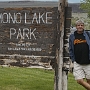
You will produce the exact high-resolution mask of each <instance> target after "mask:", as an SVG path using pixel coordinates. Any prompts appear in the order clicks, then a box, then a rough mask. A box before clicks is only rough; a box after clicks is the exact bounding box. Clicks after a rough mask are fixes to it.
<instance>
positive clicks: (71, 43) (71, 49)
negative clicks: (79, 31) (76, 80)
mask: <svg viewBox="0 0 90 90" xmlns="http://www.w3.org/2000/svg"><path fill="white" fill-rule="evenodd" d="M83 35H84V36H85V39H86V41H87V44H88V46H89V60H90V39H89V36H88V35H87V33H86V31H84V33H83ZM74 39H75V36H74V33H72V34H71V35H70V37H69V55H70V59H71V60H72V61H75V55H74Z"/></svg>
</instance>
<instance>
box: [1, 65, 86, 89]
mask: <svg viewBox="0 0 90 90" xmlns="http://www.w3.org/2000/svg"><path fill="white" fill-rule="evenodd" d="M0 90H54V71H48V70H44V69H30V68H19V67H3V68H2V67H0ZM68 90H85V89H84V88H83V87H81V86H80V85H78V84H77V83H76V82H75V80H74V78H73V76H72V74H69V77H68Z"/></svg>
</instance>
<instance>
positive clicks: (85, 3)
mask: <svg viewBox="0 0 90 90" xmlns="http://www.w3.org/2000/svg"><path fill="white" fill-rule="evenodd" d="M80 7H81V9H83V10H85V11H86V12H87V13H88V17H89V18H90V0H82V1H81V4H80Z"/></svg>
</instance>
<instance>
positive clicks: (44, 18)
mask: <svg viewBox="0 0 90 90" xmlns="http://www.w3.org/2000/svg"><path fill="white" fill-rule="evenodd" d="M57 21H58V19H57V8H50V7H49V8H44V7H43V8H41V7H38V8H0V54H10V55H12V54H20V55H36V56H55V41H56V31H57Z"/></svg>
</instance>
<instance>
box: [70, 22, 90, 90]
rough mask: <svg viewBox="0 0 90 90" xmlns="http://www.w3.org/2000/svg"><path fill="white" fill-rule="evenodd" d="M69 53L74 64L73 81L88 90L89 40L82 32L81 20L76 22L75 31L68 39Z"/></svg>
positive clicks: (89, 83) (89, 76)
mask: <svg viewBox="0 0 90 90" xmlns="http://www.w3.org/2000/svg"><path fill="white" fill-rule="evenodd" d="M69 53H70V59H71V60H72V62H73V64H74V70H73V74H74V77H75V80H77V83H79V84H80V85H82V86H83V87H84V88H86V89H87V90H90V39H89V36H88V35H87V33H86V31H85V30H84V22H83V21H82V20H78V21H76V31H75V32H74V33H72V34H71V35H70V37H69ZM84 78H85V79H86V81H87V82H86V81H85V80H84Z"/></svg>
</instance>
